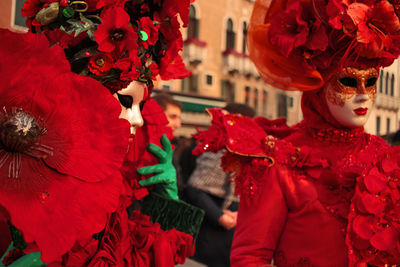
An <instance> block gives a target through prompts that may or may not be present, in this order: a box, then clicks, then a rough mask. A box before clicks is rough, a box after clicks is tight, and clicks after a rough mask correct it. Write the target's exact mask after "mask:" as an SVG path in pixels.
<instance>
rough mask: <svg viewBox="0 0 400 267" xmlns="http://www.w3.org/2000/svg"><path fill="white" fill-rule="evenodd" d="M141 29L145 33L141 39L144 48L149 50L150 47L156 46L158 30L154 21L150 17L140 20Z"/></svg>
mask: <svg viewBox="0 0 400 267" xmlns="http://www.w3.org/2000/svg"><path fill="white" fill-rule="evenodd" d="M139 29H140V30H141V31H144V32H145V36H142V38H140V40H141V43H142V44H143V46H144V48H146V49H147V48H148V47H149V45H154V44H155V43H156V42H157V40H158V29H157V27H156V26H154V25H153V21H152V20H151V19H150V18H149V17H143V18H141V19H140V21H139ZM141 34H142V33H141Z"/></svg>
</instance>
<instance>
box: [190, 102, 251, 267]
mask: <svg viewBox="0 0 400 267" xmlns="http://www.w3.org/2000/svg"><path fill="white" fill-rule="evenodd" d="M224 109H225V110H227V111H229V112H230V113H238V114H241V115H244V116H248V117H254V115H255V111H254V110H253V109H252V108H251V107H249V106H247V105H245V104H239V103H231V104H228V105H227V106H226V107H225V108H224ZM223 153H224V151H222V150H221V151H219V152H218V153H212V152H206V153H204V154H202V155H200V156H199V157H198V158H197V159H196V167H195V169H194V171H193V173H192V175H191V176H190V178H189V181H188V185H187V186H186V187H185V189H184V198H185V200H186V201H187V202H188V203H190V204H192V205H194V206H197V207H199V208H201V209H203V210H204V211H205V212H206V213H205V218H204V221H203V224H202V226H201V229H200V232H199V235H198V238H197V241H196V250H195V255H194V259H195V260H196V261H199V262H201V263H204V264H206V265H207V266H209V267H225V266H226V267H229V266H230V261H229V253H230V249H231V244H232V238H233V233H234V228H235V226H236V217H237V209H238V206H239V198H238V197H237V196H235V195H234V183H232V182H231V181H229V179H228V178H229V176H227V174H226V173H225V172H224V171H223V170H222V168H221V166H220V165H221V157H222V155H223Z"/></svg>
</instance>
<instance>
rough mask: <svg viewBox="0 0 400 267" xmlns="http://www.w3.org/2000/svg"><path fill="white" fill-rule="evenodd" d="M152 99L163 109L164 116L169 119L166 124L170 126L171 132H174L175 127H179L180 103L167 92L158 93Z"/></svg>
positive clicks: (180, 124)
mask: <svg viewBox="0 0 400 267" xmlns="http://www.w3.org/2000/svg"><path fill="white" fill-rule="evenodd" d="M153 99H154V100H155V101H156V102H157V103H158V104H159V105H160V106H161V108H162V109H163V110H164V113H165V116H167V119H168V121H169V124H168V126H169V127H171V129H172V132H175V130H176V129H178V128H181V126H182V123H181V114H182V104H181V103H180V102H179V101H177V100H175V99H174V98H173V97H172V96H171V95H170V94H168V93H159V94H157V95H155V96H154V97H153Z"/></svg>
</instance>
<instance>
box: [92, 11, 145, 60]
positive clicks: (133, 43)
mask: <svg viewBox="0 0 400 267" xmlns="http://www.w3.org/2000/svg"><path fill="white" fill-rule="evenodd" d="M103 12H104V13H102V17H101V19H102V21H103V23H101V24H100V25H99V26H98V28H97V30H96V31H95V32H94V36H95V37H96V42H97V43H98V44H99V48H98V49H99V50H100V51H103V52H112V51H114V50H117V51H118V52H120V53H121V52H123V51H125V50H128V51H129V52H130V53H134V51H135V50H137V48H138V44H137V39H138V35H137V33H136V32H135V31H134V30H133V28H132V27H131V26H129V20H130V17H129V15H128V14H127V13H126V12H125V10H124V9H123V8H120V7H115V8H109V9H107V10H105V11H103Z"/></svg>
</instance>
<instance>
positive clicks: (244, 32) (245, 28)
mask: <svg viewBox="0 0 400 267" xmlns="http://www.w3.org/2000/svg"><path fill="white" fill-rule="evenodd" d="M246 38H247V22H243V40H242V53H243V54H244V55H245V54H247V42H246Z"/></svg>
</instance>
